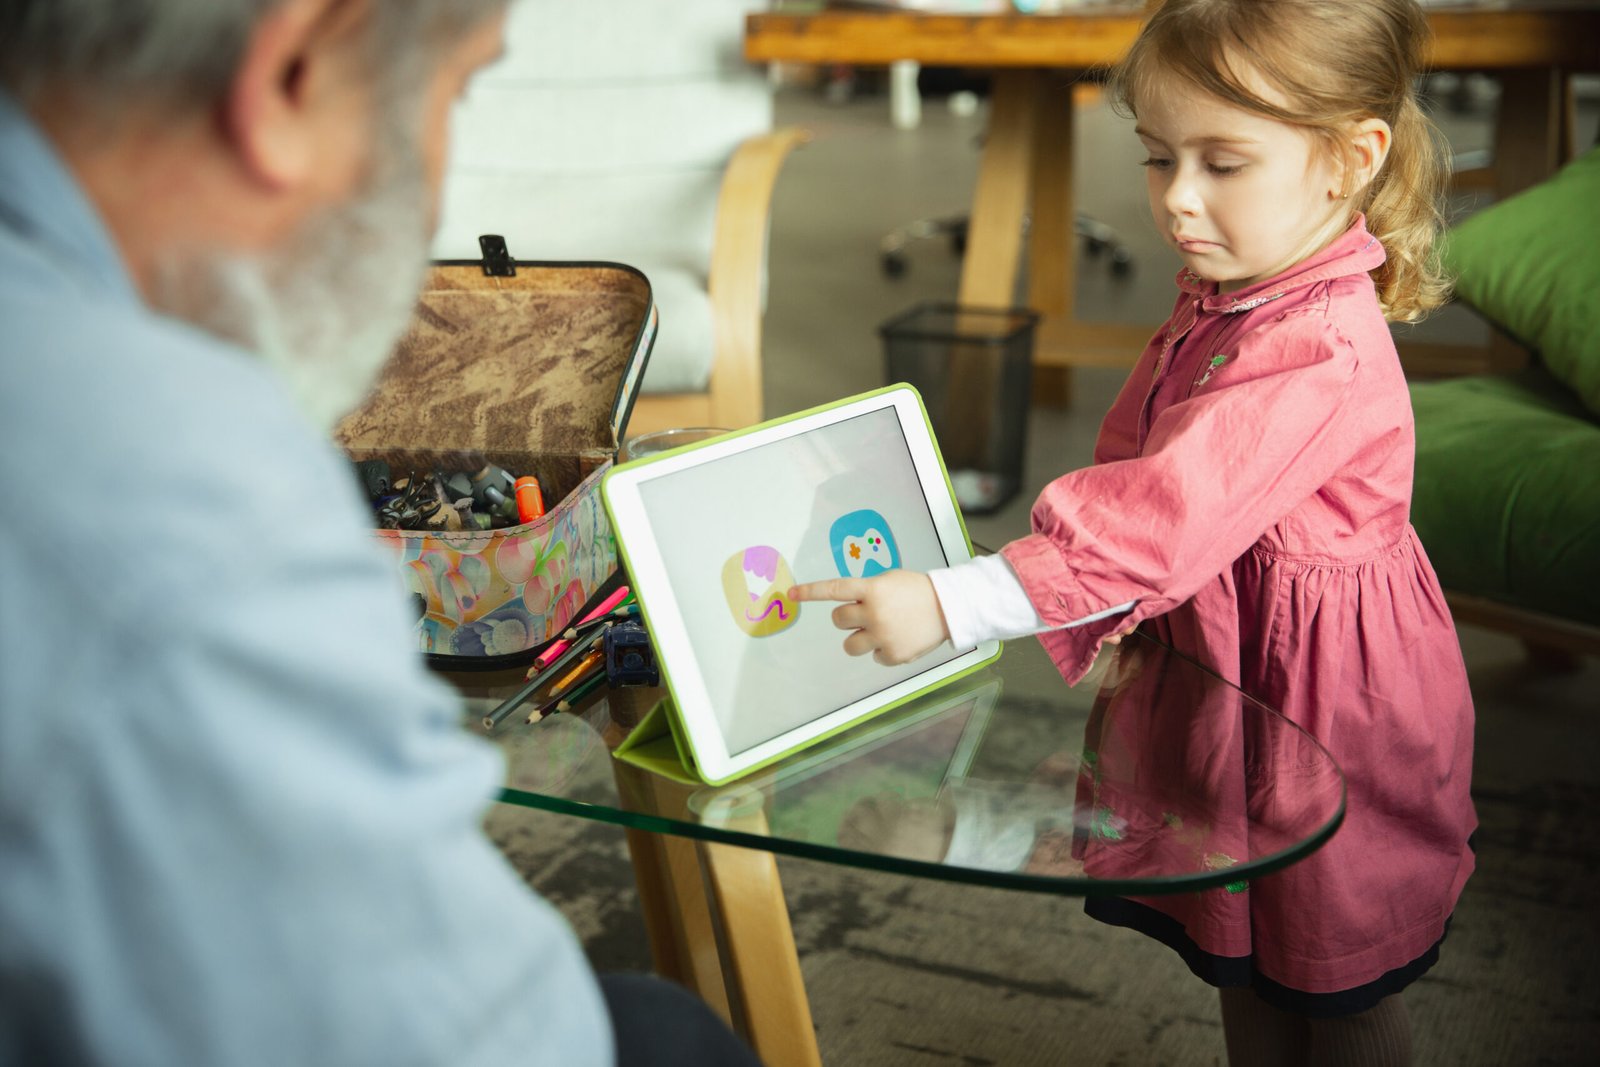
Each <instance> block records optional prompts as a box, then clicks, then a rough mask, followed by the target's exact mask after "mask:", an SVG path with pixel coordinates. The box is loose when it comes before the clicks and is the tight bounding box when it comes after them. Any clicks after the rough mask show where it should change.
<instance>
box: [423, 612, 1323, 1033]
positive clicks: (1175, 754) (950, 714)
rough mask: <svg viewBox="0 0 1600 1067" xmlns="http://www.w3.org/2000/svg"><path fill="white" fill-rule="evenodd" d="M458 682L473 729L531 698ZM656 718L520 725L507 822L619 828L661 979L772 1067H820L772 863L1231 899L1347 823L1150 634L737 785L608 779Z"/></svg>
mask: <svg viewBox="0 0 1600 1067" xmlns="http://www.w3.org/2000/svg"><path fill="white" fill-rule="evenodd" d="M453 680H454V681H456V683H457V684H458V685H459V686H460V687H461V688H462V689H463V691H464V692H465V693H467V695H468V697H469V702H470V703H471V710H472V712H473V715H472V716H471V717H472V719H473V720H474V721H475V720H477V719H478V718H481V715H482V712H483V710H485V709H486V708H487V707H489V706H492V703H493V702H494V701H496V700H497V699H499V698H501V697H503V696H505V695H506V694H507V693H508V692H510V691H511V690H513V689H514V688H515V687H516V684H517V682H518V681H519V678H517V677H509V678H503V679H496V678H488V677H484V676H473V675H458V676H456V677H455V678H454V679H453ZM659 697H660V693H659V692H657V691H644V690H616V691H612V692H611V693H610V694H609V695H608V696H607V697H606V698H605V699H600V700H597V701H595V702H594V703H592V704H590V706H588V707H587V708H586V709H584V710H582V711H581V713H579V714H576V715H556V716H553V717H551V718H549V719H546V720H545V721H543V722H540V723H538V724H535V725H532V726H525V725H522V723H521V720H520V718H516V717H514V719H513V722H514V723H515V724H516V725H508V726H502V727H501V729H500V730H499V731H497V732H496V733H495V734H494V735H493V736H494V738H495V740H496V741H497V742H498V743H499V744H501V746H502V747H503V748H504V750H505V752H506V755H507V758H508V776H507V783H506V788H505V791H504V793H503V794H502V800H504V801H505V802H507V803H511V804H518V805H523V806H526V807H530V808H538V809H543V810H547V811H553V812H560V813H564V814H568V815H575V816H578V817H581V818H588V819H595V820H600V821H604V822H610V823H615V824H618V825H620V826H623V827H625V828H626V829H627V830H628V837H629V846H630V850H631V852H632V856H633V860H634V868H635V873H636V876H637V878H638V881H639V887H640V902H641V908H642V909H643V911H644V913H645V920H646V926H647V928H648V929H649V931H650V935H651V941H652V952H653V954H654V958H655V962H656V965H657V969H658V970H659V971H661V973H663V974H665V975H666V976H668V977H671V978H675V979H677V980H679V981H682V982H684V983H685V984H687V985H689V986H690V987H691V988H694V989H696V990H698V991H699V992H701V994H702V995H703V996H705V997H706V998H707V1000H708V1001H710V1002H711V1003H712V1004H713V1005H714V1006H716V1007H718V1008H719V1009H720V1010H722V1011H723V1013H724V1014H725V1015H726V1016H727V1017H728V1018H729V1019H730V1021H731V1022H733V1023H734V1024H735V1025H736V1026H737V1027H739V1028H740V1029H741V1030H742V1031H743V1032H744V1033H745V1034H746V1036H747V1037H749V1038H750V1039H751V1041H752V1043H753V1044H754V1045H755V1047H756V1050H757V1052H758V1053H760V1054H761V1055H762V1056H763V1057H764V1058H765V1059H766V1061H767V1062H768V1063H771V1064H786V1063H803V1064H809V1063H816V1062H818V1060H817V1059H816V1046H815V1038H814V1035H813V1034H812V1032H811V1023H810V1010H809V1007H808V1005H807V1003H806V1000H805V994H804V987H803V985H802V984H801V982H800V977H799V967H798V962H797V961H796V960H795V952H794V942H793V937H792V933H791V932H790V928H789V922H788V914H787V912H786V911H785V910H784V904H783V897H782V891H781V886H780V885H779V884H778V880H777V871H776V866H775V864H774V863H773V860H772V854H773V853H783V854H786V855H793V856H802V857H806V858H810V859H814V860H821V861H823V862H828V863H837V864H845V865H849V866H856V867H866V868H872V869H878V870H885V871H893V872H898V873H901V874H906V875H912V876H916V877H921V878H933V879H941V880H946V881H956V882H967V883H973V884H980V885H989V886H999V887H1008V888H1014V889H1024V890H1030V891H1036V892H1046V893H1054V894H1059V895H1071V896H1088V895H1096V894H1107V893H1118V894H1137V895H1152V894H1159V893H1171V892H1193V891H1196V890H1204V889H1216V890H1217V891H1219V892H1229V891H1237V890H1238V889H1239V888H1241V887H1242V885H1243V884H1244V883H1245V882H1246V881H1247V880H1248V879H1250V878H1252V877H1259V876H1261V875H1263V874H1266V873H1268V872H1270V871H1273V870H1276V869H1278V868H1281V867H1283V866H1286V865H1288V864H1290V863H1293V862H1294V861H1295V860H1297V859H1299V858H1301V857H1303V856H1305V855H1307V854H1309V853H1310V852H1311V851H1312V850H1314V849H1315V848H1317V847H1318V846H1319V845H1321V844H1322V843H1323V842H1324V841H1326V840H1327V839H1328V837H1329V836H1330V835H1331V834H1332V833H1333V832H1334V830H1335V829H1336V828H1337V826H1338V824H1339V821H1340V819H1341V818H1342V817H1343V812H1344V779H1343V776H1342V774H1341V772H1340V770H1339V768H1338V767H1337V766H1336V765H1335V763H1334V761H1333V759H1332V757H1330V756H1329V755H1328V753H1327V752H1326V750H1324V749H1323V748H1322V747H1321V746H1320V745H1318V744H1317V742H1315V741H1314V740H1312V739H1311V737H1309V736H1308V735H1307V734H1305V733H1304V732H1302V731H1301V730H1300V729H1299V728H1298V727H1296V726H1295V725H1294V724H1293V723H1291V722H1289V721H1288V720H1287V719H1284V718H1283V717H1282V716H1280V715H1278V714H1276V713H1275V712H1273V711H1272V710H1271V709H1270V708H1267V707H1266V706H1264V705H1263V704H1261V703H1260V702H1258V701H1256V700H1254V699H1252V698H1251V697H1250V696H1248V695H1247V694H1245V693H1243V692H1241V691H1240V690H1239V689H1237V688H1235V687H1234V686H1232V685H1229V684H1228V683H1227V682H1225V681H1223V680H1222V679H1220V678H1219V677H1217V676H1216V675H1214V674H1212V673H1211V672H1209V671H1207V670H1205V669H1204V668H1202V667H1201V666H1199V665H1197V664H1195V663H1194V662H1192V661H1191V660H1188V659H1186V658H1185V657H1183V656H1181V655H1179V654H1178V653H1175V652H1173V651H1172V650H1170V649H1168V648H1166V647H1165V646H1163V645H1160V644H1158V643H1157V642H1155V641H1153V640H1151V639H1148V638H1146V637H1144V636H1142V635H1140V634H1137V633H1135V634H1133V635H1130V636H1129V637H1128V638H1126V639H1124V641H1123V642H1122V644H1121V645H1120V646H1117V647H1115V648H1107V649H1106V650H1105V651H1104V652H1103V653H1102V655H1101V658H1100V662H1099V663H1098V664H1097V665H1096V667H1095V670H1094V671H1093V672H1091V674H1090V675H1089V677H1088V678H1086V679H1085V680H1084V681H1082V682H1080V683H1079V684H1078V685H1077V686H1073V687H1068V686H1066V685H1065V684H1064V683H1063V682H1062V680H1061V677H1060V675H1059V674H1057V673H1056V671H1055V668H1054V667H1053V665H1052V664H1051V663H1050V661H1049V659H1048V657H1046V655H1045V654H1044V652H1043V650H1042V649H1041V648H1040V647H1039V645H1038V644H1037V642H1034V641H1031V640H1027V641H1018V642H1013V643H1012V644H1010V645H1008V646H1006V649H1005V652H1004V653H1003V654H1002V655H1001V657H1000V659H999V660H998V661H997V662H996V663H995V664H994V665H992V666H991V667H989V668H987V669H985V670H983V671H980V672H978V673H977V674H974V675H972V676H969V677H968V678H965V679H961V680H959V681H957V682H955V683H952V684H951V685H948V686H945V687H942V688H940V689H938V690H935V691H934V692H933V693H931V694H928V695H926V696H924V697H922V698H920V699H918V700H916V701H914V702H912V703H910V704H908V705H906V706H904V707H902V708H898V709H895V710H893V711H891V712H888V713H886V714H885V715H882V716H879V717H877V718H873V719H869V720H868V721H866V722H865V723H862V724H861V725H859V726H857V727H855V728H854V729H852V730H849V731H847V732H845V733H843V734H841V735H838V736H836V737H834V738H830V739H829V740H828V741H826V742H824V743H823V744H821V745H818V746H815V747H813V748H810V749H806V750H803V751H801V752H799V753H796V754H794V755H791V756H789V757H788V758H786V759H785V760H783V761H782V762H780V763H777V764H775V765H773V766H771V767H768V768H765V769H763V770H761V771H758V772H756V773H755V774H753V775H751V776H749V777H746V778H743V779H740V780H738V781H736V782H733V783H729V784H727V785H723V786H720V787H711V786H685V785H681V784H678V783H675V782H672V781H668V780H667V779H664V778H660V777H657V776H654V775H651V774H649V773H647V772H644V771H640V770H638V769H637V768H633V767H631V766H629V765H627V764H624V763H620V762H618V761H615V760H613V759H612V758H611V756H610V751H611V749H612V748H614V747H615V746H616V745H617V744H618V743H619V742H620V741H621V739H622V738H623V737H624V736H626V732H627V726H628V724H631V723H634V722H637V721H638V719H639V718H640V717H641V716H642V714H643V712H644V711H645V710H648V707H649V706H650V705H651V704H653V703H654V701H655V700H657V699H659ZM751 713H752V714H759V709H756V708H752V709H751ZM729 846H735V847H729Z"/></svg>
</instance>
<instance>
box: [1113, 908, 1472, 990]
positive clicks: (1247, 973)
mask: <svg viewBox="0 0 1600 1067" xmlns="http://www.w3.org/2000/svg"><path fill="white" fill-rule="evenodd" d="M1083 910H1084V912H1085V913H1087V914H1088V915H1089V917H1090V918H1093V919H1098V920H1099V921H1100V922H1103V923H1106V924H1107V925H1109V926H1122V927H1126V928H1127V929H1130V930H1137V931H1139V932H1140V933H1141V934H1144V935H1145V936H1146V937H1150V938H1154V939H1155V940H1157V941H1159V942H1161V943H1162V944H1163V945H1166V946H1167V947H1168V948H1170V949H1172V950H1173V951H1174V952H1176V953H1177V954H1178V955H1179V957H1181V958H1182V960H1183V962H1184V963H1185V964H1186V965H1187V966H1188V968H1189V970H1190V971H1192V972H1193V973H1194V976H1195V977H1196V978H1198V979H1200V980H1201V981H1202V982H1205V983H1206V984H1207V985H1213V986H1216V987H1218V988H1219V989H1220V988H1236V987H1239V986H1249V987H1250V988H1251V989H1254V990H1255V992H1256V995H1257V996H1259V997H1260V998H1261V999H1262V1000H1264V1001H1266V1002H1267V1003H1268V1004H1271V1005H1272V1006H1273V1007H1275V1008H1277V1009H1279V1010H1280V1011H1287V1012H1292V1013H1293V1014H1295V1015H1302V1016H1305V1017H1306V1018H1308V1019H1332V1018H1337V1017H1339V1016H1344V1015H1359V1014H1360V1013H1361V1012H1364V1011H1366V1010H1368V1009H1369V1008H1372V1007H1375V1006H1376V1005H1377V1003H1378V1001H1380V1000H1382V999H1384V998H1385V997H1389V996H1393V995H1394V994H1396V993H1398V992H1400V991H1401V990H1402V989H1404V988H1405V987H1406V986H1408V985H1410V984H1411V983H1412V982H1415V981H1416V980H1417V979H1418V978H1421V977H1422V976H1423V975H1424V974H1426V973H1427V971H1428V969H1429V968H1430V967H1432V966H1433V965H1434V964H1435V963H1438V962H1439V946H1440V945H1442V944H1444V939H1445V937H1446V936H1448V935H1449V933H1450V920H1449V919H1446V920H1445V924H1444V934H1442V935H1440V937H1439V940H1438V941H1435V942H1434V943H1433V947H1432V948H1430V949H1428V951H1426V952H1424V953H1423V954H1422V955H1420V956H1418V957H1417V958H1416V959H1414V960H1412V961H1411V962H1410V963H1406V964H1402V965H1401V966H1399V967H1396V968H1395V969H1394V970H1392V971H1387V972H1385V973H1384V974H1381V975H1379V976H1378V977H1377V978H1375V979H1373V980H1372V981H1370V982H1367V983H1365V984H1364V985H1358V986H1356V987H1354V988H1353V989H1341V990H1338V991H1336V992H1333V993H1307V992H1304V991H1303V990H1299V989H1291V988H1290V987H1288V986H1286V985H1281V984H1279V983H1278V982H1274V981H1273V980H1272V979H1270V978H1268V977H1266V976H1265V975H1263V974H1261V973H1260V972H1258V971H1257V970H1256V969H1255V963H1254V961H1253V959H1252V958H1251V957H1249V956H1214V955H1212V954H1211V953H1209V952H1206V951H1205V950H1204V949H1202V948H1200V946H1199V945H1196V944H1195V943H1194V941H1193V940H1192V939H1191V938H1190V937H1189V935H1188V934H1187V933H1185V932H1184V929H1183V924H1182V923H1180V922H1178V921H1177V920H1176V919H1174V918H1172V917H1171V916H1169V915H1164V914H1162V913H1161V912H1159V911H1157V910H1155V909H1154V908H1152V907H1150V906H1148V905H1146V904H1140V903H1138V902H1137V901H1133V900H1125V899H1123V898H1121V897H1090V898H1089V899H1088V900H1085V901H1084V903H1083Z"/></svg>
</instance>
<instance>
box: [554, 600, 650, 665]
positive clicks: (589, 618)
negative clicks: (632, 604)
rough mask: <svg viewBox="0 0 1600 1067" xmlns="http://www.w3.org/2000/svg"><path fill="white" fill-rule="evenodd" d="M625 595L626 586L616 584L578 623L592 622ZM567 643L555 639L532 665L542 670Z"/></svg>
mask: <svg viewBox="0 0 1600 1067" xmlns="http://www.w3.org/2000/svg"><path fill="white" fill-rule="evenodd" d="M627 596H628V587H627V586H625V585H619V586H617V588H615V589H614V590H612V591H611V595H610V596H608V597H606V598H605V599H604V600H602V601H600V603H599V605H598V606H597V607H596V608H595V609H594V610H593V611H591V612H589V614H587V615H585V616H584V617H583V618H581V619H579V620H578V625H579V626H582V625H584V624H585V623H588V622H593V621H594V620H596V619H598V618H600V617H601V616H603V615H606V614H608V613H609V612H610V611H611V609H612V608H614V607H616V606H617V605H618V604H621V603H622V602H623V600H625V599H627ZM568 643H569V642H568V641H565V640H563V641H557V642H556V643H555V644H553V645H551V646H550V647H549V648H547V649H545V650H544V651H543V652H542V653H540V654H539V658H538V659H536V660H534V661H533V665H534V667H536V668H538V669H541V670H542V669H543V668H544V667H546V666H548V665H549V663H550V661H551V660H553V659H555V658H556V657H557V656H559V655H561V654H562V653H563V652H565V651H566V650H567V645H568Z"/></svg>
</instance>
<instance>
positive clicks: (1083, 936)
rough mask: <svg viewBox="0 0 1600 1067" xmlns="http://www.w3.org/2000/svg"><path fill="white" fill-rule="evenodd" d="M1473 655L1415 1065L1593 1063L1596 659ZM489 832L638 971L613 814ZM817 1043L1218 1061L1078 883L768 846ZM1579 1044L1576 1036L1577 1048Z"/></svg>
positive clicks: (971, 1062)
mask: <svg viewBox="0 0 1600 1067" xmlns="http://www.w3.org/2000/svg"><path fill="white" fill-rule="evenodd" d="M1502 651H1503V650H1502V649H1500V648H1499V646H1493V647H1491V648H1490V649H1489V652H1491V653H1494V655H1492V656H1489V657H1488V660H1489V661H1488V662H1485V663H1484V664H1483V665H1482V666H1481V667H1480V668H1478V669H1475V670H1474V675H1473V683H1474V691H1475V693H1476V694H1477V698H1478V704H1479V731H1478V732H1479V745H1478V768H1477V770H1476V772H1475V782H1476V785H1475V788H1474V795H1475V796H1476V799H1477V804H1478V814H1479V819H1480V823H1481V826H1480V830H1479V833H1478V838H1477V846H1478V871H1477V873H1476V874H1475V875H1474V877H1473V878H1472V880H1471V882H1469V883H1468V886H1467V890H1466V893H1465V895H1464V896H1463V898H1462V901H1461V904H1460V907H1459V908H1458V910H1457V912H1456V918H1455V923H1454V926H1453V927H1452V930H1451V933H1450V937H1449V939H1448V940H1447V941H1446V943H1445V946H1444V949H1443V952H1442V956H1441V960H1440V963H1439V965H1438V966H1437V967H1435V968H1434V970H1433V971H1432V972H1430V973H1429V974H1428V975H1427V976H1426V977H1425V978H1424V979H1423V980H1422V981H1420V982H1419V983H1417V984H1416V985H1415V986H1413V987H1412V989H1411V990H1410V992H1409V993H1408V994H1407V1002H1408V1004H1409V1006H1410V1011H1411V1016H1412V1022H1413V1027H1414V1030H1415V1035H1416V1052H1417V1056H1416V1062H1417V1063H1418V1064H1449V1065H1472V1064H1483V1065H1494V1067H1498V1065H1517V1067H1521V1065H1540V1064H1550V1065H1566V1064H1586V1063H1592V1062H1594V1054H1593V1049H1594V1048H1595V1047H1596V1038H1597V1037H1600V921H1597V916H1600V774H1597V773H1596V771H1597V769H1600V699H1597V698H1596V696H1595V694H1596V693H1600V662H1596V661H1590V663H1589V664H1588V665H1587V667H1586V668H1585V669H1584V670H1583V671H1582V672H1580V673H1578V674H1576V675H1572V676H1569V677H1567V678H1557V679H1550V678H1545V677H1538V676H1533V675H1530V674H1529V673H1528V671H1527V668H1526V667H1525V666H1523V665H1520V663H1519V662H1518V661H1516V659H1515V655H1514V653H1515V649H1514V648H1513V649H1512V650H1511V655H1510V658H1508V657H1507V656H1506V655H1501V654H1500V653H1501V652H1502ZM489 827H490V833H491V835H492V836H493V837H494V838H495V840H496V841H497V842H499V844H500V845H501V847H502V848H503V849H504V850H505V852H506V854H507V855H508V856H509V857H510V859H511V861H512V863H513V864H514V865H515V866H516V867H517V869H518V870H519V871H521V872H522V874H523V875H524V877H525V878H526V879H527V880H528V882H529V883H530V884H531V885H532V886H533V887H534V888H535V889H537V890H538V891H539V892H540V893H542V894H544V895H545V896H546V897H547V898H548V899H550V900H551V901H552V902H553V903H555V905H556V906H557V907H559V908H560V909H561V910H562V912H563V913H564V914H565V915H566V916H567V917H568V919H569V920H570V921H571V922H572V924H573V926H574V927H575V928H576V930H577V931H578V933H579V936H580V937H582V939H583V941H584V944H585V946H586V947H587V949H588V952H589V954H590V957H591V959H592V960H593V961H594V963H595V966H596V967H598V968H599V969H601V970H648V969H649V967H650V954H649V948H648V946H647V944H646V942H645V935H644V927H643V924H642V922H641V920H640V918H639V914H638V908H637V896H636V893H635V890H634V885H633V875H632V869H631V867H630V866H629V863H628V855H627V849H626V846H625V844H624V841H623V835H622V831H621V830H620V829H618V828H616V827H613V826H609V825H602V824H592V823H585V822H582V821H579V820H576V819H571V818H566V817H562V816H554V815H547V814H543V813H539V812H532V811H527V810H525V809H520V808H509V807H505V806H500V807H498V808H497V809H495V811H494V813H493V814H492V816H491V818H490V821H489ZM779 867H780V870H781V872H782V876H783V881H784V888H785V895H786V897H787V900H788V903H789V909H790V914H791V916H792V917H793V923H794V931H795V940H796V942H797V944H798V946H799V950H800V961H801V967H802V970H803V972H804V975H805V980H806V986H807V989H808V990H809V993H810V997H811V1009H812V1014H813V1016H814V1019H815V1022H816V1026H817V1036H818V1042H819V1045H820V1047H821V1050H822V1055H823V1060H824V1062H825V1063H827V1064H829V1065H830V1067H836V1065H863V1067H878V1065H882V1067H890V1065H908V1067H910V1065H918V1067H921V1065H928V1067H935V1065H961V1067H979V1065H989V1064H997V1065H1007V1067H1011V1065H1016V1067H1033V1065H1038V1067H1056V1065H1067V1064H1082V1065H1106V1067H1112V1065H1128V1067H1142V1065H1173V1067H1201V1065H1204V1067H1212V1065H1216V1064H1222V1063H1225V1062H1226V1061H1225V1057H1224V1054H1223V1046H1222V1029H1221V1024H1220V1020H1219V1015H1218V1011H1217V1004H1216V996H1215V993H1214V992H1213V991H1212V990H1211V989H1210V988H1209V987H1207V986H1205V985H1203V984H1202V983H1201V982H1199V981H1198V980H1197V979H1195V978H1193V977H1192V976H1191V975H1190V974H1189V973H1188V971H1187V970H1186V969H1185V968H1184V966H1183V965H1182V964H1181V963H1180V962H1179V961H1178V959H1177V957H1176V956H1174V955H1173V954H1172V953H1171V952H1169V951H1168V950H1167V949H1165V948H1163V947H1162V946H1160V945H1157V944H1155V943H1153V942H1150V941H1147V940H1146V939H1145V938H1143V937H1141V936H1140V935H1138V934H1135V933H1132V932H1130V931H1126V930H1118V929H1111V928H1108V927H1104V926H1102V925H1100V924H1099V923H1096V922H1094V921H1092V920H1090V919H1088V918H1086V917H1085V916H1084V915H1083V913H1082V905H1081V902H1080V901H1077V900H1074V899H1065V898H1050V897H1043V896H1038V895H1033V894H1026V893H1018V892H1009V891H1001V890H988V889H977V888H973V887H970V886H961V885H946V884H939V883H932V882H925V881H919V880H914V879H910V878H906V877H903V876H899V875H887V874H879V873H875V872H866V871H859V870H852V869H846V868H838V867H832V866H827V865H824V864H819V863H815V862H811V861H804V860H790V859H784V858H780V860H779ZM1584 1048H1589V1049H1590V1050H1591V1052H1590V1053H1588V1054H1585V1053H1583V1052H1582V1050H1583V1049H1584Z"/></svg>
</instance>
